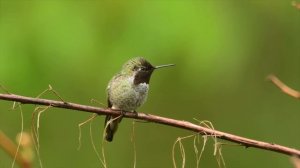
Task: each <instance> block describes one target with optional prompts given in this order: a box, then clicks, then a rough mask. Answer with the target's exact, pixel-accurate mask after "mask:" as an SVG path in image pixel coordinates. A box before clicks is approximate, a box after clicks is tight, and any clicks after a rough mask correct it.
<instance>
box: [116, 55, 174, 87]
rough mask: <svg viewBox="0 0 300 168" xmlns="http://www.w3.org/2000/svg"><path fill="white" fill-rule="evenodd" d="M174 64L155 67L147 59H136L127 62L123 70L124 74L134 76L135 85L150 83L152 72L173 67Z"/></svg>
mask: <svg viewBox="0 0 300 168" xmlns="http://www.w3.org/2000/svg"><path fill="white" fill-rule="evenodd" d="M173 65H174V64H168V65H161V66H153V65H151V64H150V63H149V62H148V61H147V60H146V59H145V58H142V57H136V58H132V59H130V60H129V61H127V62H126V63H125V64H124V65H123V68H122V72H121V73H123V74H127V75H130V76H131V75H132V76H134V84H139V83H147V84H148V83H149V81H150V77H151V74H152V72H153V71H154V70H155V69H158V68H162V67H167V66H173Z"/></svg>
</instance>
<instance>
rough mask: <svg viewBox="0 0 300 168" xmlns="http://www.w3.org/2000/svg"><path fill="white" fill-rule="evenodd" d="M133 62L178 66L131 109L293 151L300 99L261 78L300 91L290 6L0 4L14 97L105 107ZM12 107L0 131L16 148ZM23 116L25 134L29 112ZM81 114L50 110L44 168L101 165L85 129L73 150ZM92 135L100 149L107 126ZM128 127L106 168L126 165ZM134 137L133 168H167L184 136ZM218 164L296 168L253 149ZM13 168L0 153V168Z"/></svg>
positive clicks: (296, 21)
mask: <svg viewBox="0 0 300 168" xmlns="http://www.w3.org/2000/svg"><path fill="white" fill-rule="evenodd" d="M135 56H144V57H145V58H147V59H148V60H149V61H150V62H152V63H153V64H155V65H158V64H165V63H175V64H176V66H175V67H172V68H168V69H163V70H160V71H159V72H155V73H154V75H153V77H152V79H151V89H150V94H149V97H148V102H147V103H146V104H145V105H144V106H143V107H141V108H140V109H139V110H138V111H143V112H147V113H152V114H157V115H162V116H166V117H172V118H175V119H179V120H187V121H193V122H194V120H193V118H197V119H199V120H209V121H211V122H212V123H213V124H214V126H215V127H216V128H217V129H220V130H222V131H225V132H230V133H234V134H238V135H241V136H245V137H249V138H254V139H258V140H264V141H268V142H273V143H278V144H282V145H286V146H290V147H295V148H298V149H299V148H300V143H299V142H300V134H299V127H300V122H299V118H300V112H299V111H300V102H299V101H297V100H294V99H292V98H290V97H288V96H286V95H283V94H282V93H280V92H279V91H278V89H276V88H275V87H274V86H272V85H271V84H270V83H268V82H266V80H265V77H266V76H267V75H268V74H269V73H275V74H277V75H278V76H279V77H280V78H281V79H283V80H284V81H285V82H287V83H288V84H289V85H290V86H292V87H294V88H298V89H300V78H299V74H300V13H299V11H297V10H296V9H295V8H293V7H292V5H291V2H289V1H271V0H261V1H255V0H253V1H252V0H249V1H234V0H232V1H230V0H228V1H220V0H210V1H207V0H199V1H183V0H182V1H181V0H176V1H167V0H162V1H160V0H155V1H104V0H103V1H96V0H95V1H94V0H90V1H83V0H77V1H71V0H70V1H69V0H65V1H55V0H53V1H25V0H24V1H23V0H19V1H17V0H16V1H14V0H7V1H5V0H0V82H1V83H2V84H3V85H5V86H6V87H7V88H9V90H10V91H11V92H13V93H17V94H21V95H27V96H37V95H38V94H39V93H41V92H42V91H43V90H44V89H46V88H47V86H48V84H51V85H52V86H53V87H54V89H56V90H57V91H58V92H59V93H60V94H61V96H62V97H63V98H65V99H66V100H67V101H72V102H77V103H82V104H91V103H90V99H91V98H95V99H97V100H99V101H101V102H103V103H105V102H106V93H105V88H106V85H107V82H108V81H109V79H110V78H111V77H112V76H113V75H114V74H115V73H116V72H117V71H119V70H120V67H121V65H122V64H123V63H124V62H125V61H126V60H128V59H129V58H131V57H135ZM45 97H46V98H56V97H55V96H52V95H51V94H48V95H45ZM11 104H12V103H11V102H4V101H1V102H0V109H1V110H0V129H1V130H2V131H4V132H5V133H6V134H7V135H9V136H10V137H11V138H12V139H14V137H15V136H16V134H17V133H18V132H19V131H20V127H21V126H20V124H21V123H20V121H21V119H20V114H19V112H18V111H11V110H9V109H10V107H11ZM93 105H96V106H99V105H98V104H93ZM23 109H24V115H25V116H24V117H25V118H24V124H25V129H26V130H28V131H29V130H30V124H31V113H32V111H33V109H34V106H32V105H24V106H23ZM88 116H89V114H86V113H81V112H76V111H69V110H60V109H54V108H52V109H49V110H47V111H46V112H45V113H43V115H42V118H41V128H40V136H41V137H40V143H41V159H42V161H43V163H44V166H45V167H100V162H99V161H98V160H97V157H96V155H95V153H94V152H93V149H92V146H91V143H90V140H89V128H88V125H86V126H85V127H84V128H83V130H82V131H83V138H82V143H83V145H82V148H81V150H80V151H77V150H76V148H77V143H78V142H77V138H78V130H77V124H79V123H80V122H81V121H83V120H85V119H86V118H88ZM93 126H94V127H93V132H94V137H95V140H96V141H97V145H98V147H99V144H100V138H101V134H102V130H103V117H98V118H97V119H96V120H95V121H94V123H93ZM131 130H132V121H131V120H130V119H124V120H123V122H122V124H121V127H120V129H119V131H118V134H117V135H116V137H115V139H114V142H113V143H110V144H107V145H106V156H107V161H108V165H109V167H132V165H133V145H132V143H131V141H130V138H131V134H132V133H131ZM135 130H136V132H135V136H136V139H135V140H136V145H137V147H136V149H137V166H138V167H171V166H172V158H171V151H172V145H173V142H174V141H175V140H176V138H177V137H179V136H186V135H189V134H191V133H190V132H187V131H183V130H178V129H174V128H170V127H166V126H162V125H156V124H151V123H147V124H144V123H137V124H136V128H135ZM184 144H185V146H186V155H187V156H186V157H187V163H186V164H187V166H186V167H195V156H194V153H193V147H192V140H187V141H184ZM212 154H213V147H212V142H210V144H208V146H207V147H206V150H205V153H204V155H203V158H202V160H201V162H200V166H201V167H217V163H216V160H215V158H214V156H213V155H212ZM223 155H224V158H225V161H226V165H227V167H230V168H234V167H236V168H238V167H245V168H246V167H274V168H275V167H292V165H291V164H290V163H289V160H288V158H287V157H286V156H283V155H280V154H276V153H272V152H266V151H262V150H257V149H251V148H250V149H244V148H243V147H236V146H224V147H223ZM11 162H12V160H11V158H9V157H8V156H7V155H6V153H4V152H3V151H1V150H0V167H9V166H10V164H11ZM35 166H36V167H38V162H37V160H36V161H35Z"/></svg>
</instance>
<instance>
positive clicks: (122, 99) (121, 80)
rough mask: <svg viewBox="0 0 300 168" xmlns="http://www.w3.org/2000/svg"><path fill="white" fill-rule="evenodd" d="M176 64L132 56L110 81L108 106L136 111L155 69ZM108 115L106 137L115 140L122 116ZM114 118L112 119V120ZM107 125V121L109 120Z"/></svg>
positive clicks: (144, 99) (142, 100) (108, 139)
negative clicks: (155, 62)
mask: <svg viewBox="0 0 300 168" xmlns="http://www.w3.org/2000/svg"><path fill="white" fill-rule="evenodd" d="M173 65H174V64H167V65H160V66H153V65H151V64H150V63H149V62H148V61H147V60H146V59H144V58H142V57H137V58H132V59H130V60H129V61H127V62H126V63H125V64H124V65H123V68H122V70H121V72H119V73H118V74H116V75H115V76H114V77H113V78H112V79H111V80H110V82H109V83H108V86H107V93H108V107H109V108H111V109H115V110H122V111H129V112H136V111H135V110H136V109H137V108H138V107H140V106H141V105H142V104H143V103H144V102H145V101H146V99H147V95H148V90H149V81H150V77H151V74H152V72H153V71H154V70H155V69H158V68H162V67H168V66H173ZM116 118H117V116H111V115H107V116H106V118H105V127H106V130H105V132H106V134H105V139H106V140H107V141H109V142H111V141H112V140H113V136H114V133H115V132H116V131H117V129H118V124H119V123H120V122H121V120H122V117H119V118H118V119H116ZM110 120H112V121H110ZM109 121H110V123H109V125H108V126H106V125H107V122H109Z"/></svg>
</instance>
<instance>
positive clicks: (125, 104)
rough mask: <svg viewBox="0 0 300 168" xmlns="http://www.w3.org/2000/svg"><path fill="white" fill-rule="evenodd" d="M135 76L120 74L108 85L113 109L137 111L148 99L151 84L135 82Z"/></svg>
mask: <svg viewBox="0 0 300 168" xmlns="http://www.w3.org/2000/svg"><path fill="white" fill-rule="evenodd" d="M133 81H134V77H133V76H130V77H128V76H126V77H124V76H119V77H117V78H116V79H115V80H113V81H111V82H110V84H109V86H108V94H109V100H110V102H111V104H112V108H113V109H120V110H124V111H135V110H136V109H137V108H138V107H140V106H141V105H142V104H143V103H144V102H145V101H146V99H147V95H148V90H149V85H148V84H147V83H139V84H137V85H135V84H134V82H133Z"/></svg>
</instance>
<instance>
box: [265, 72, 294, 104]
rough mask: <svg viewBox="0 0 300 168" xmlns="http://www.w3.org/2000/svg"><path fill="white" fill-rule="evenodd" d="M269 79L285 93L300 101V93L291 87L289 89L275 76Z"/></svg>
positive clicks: (270, 76)
mask: <svg viewBox="0 0 300 168" xmlns="http://www.w3.org/2000/svg"><path fill="white" fill-rule="evenodd" d="M268 79H269V80H270V81H271V82H272V83H273V84H274V85H275V86H277V87H278V88H279V89H280V90H281V91H282V92H283V93H285V94H287V95H289V96H291V97H294V98H296V99H300V92H299V91H297V90H294V89H292V88H290V87H288V86H287V85H286V84H284V83H283V82H282V81H281V80H279V79H278V78H277V77H276V76H275V75H269V76H268Z"/></svg>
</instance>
